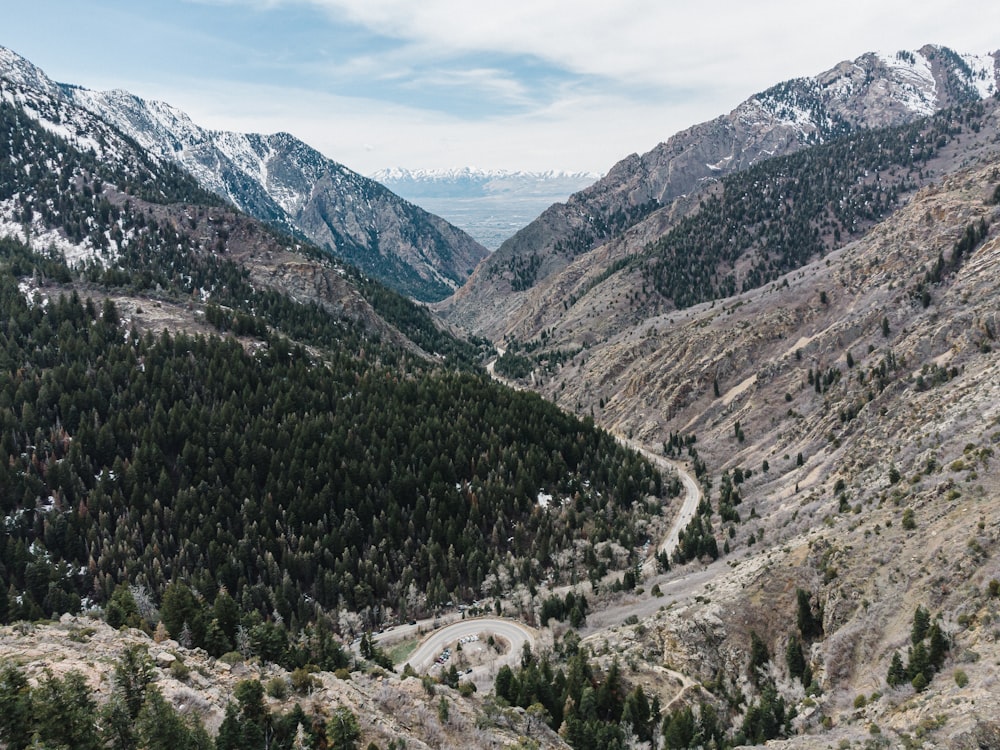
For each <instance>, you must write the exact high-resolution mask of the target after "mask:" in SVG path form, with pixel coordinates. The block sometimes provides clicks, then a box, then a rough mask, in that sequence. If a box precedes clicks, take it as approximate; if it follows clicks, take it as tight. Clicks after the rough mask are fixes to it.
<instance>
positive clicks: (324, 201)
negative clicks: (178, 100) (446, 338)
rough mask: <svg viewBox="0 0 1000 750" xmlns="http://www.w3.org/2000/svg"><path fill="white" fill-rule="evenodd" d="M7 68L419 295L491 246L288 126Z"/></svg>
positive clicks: (464, 269) (3, 58) (0, 64)
mask: <svg viewBox="0 0 1000 750" xmlns="http://www.w3.org/2000/svg"><path fill="white" fill-rule="evenodd" d="M0 75H3V76H4V77H7V78H8V79H10V80H11V81H16V82H17V83H18V85H20V86H21V87H23V88H32V89H35V90H37V91H39V92H43V93H45V94H46V95H48V96H50V97H58V98H62V99H65V100H66V101H68V102H72V103H73V104H75V105H76V106H79V107H81V108H84V109H87V110H89V111H91V112H93V113H94V114H96V115H97V116H98V117H100V118H101V119H103V120H104V121H106V122H108V123H110V124H112V125H114V126H115V127H117V128H118V129H120V130H121V131H122V132H123V133H125V134H126V135H127V136H129V137H130V138H132V139H134V140H135V141H136V143H138V144H139V145H140V146H141V147H142V148H144V149H145V150H146V151H148V152H149V153H151V154H155V155H157V156H159V157H160V158H163V159H169V160H171V161H173V162H175V163H176V164H178V165H180V166H181V167H183V168H184V169H185V170H187V171H188V172H189V173H190V174H192V175H194V177H195V178H196V179H197V180H198V182H199V184H200V185H202V187H204V188H206V189H207V190H210V191H212V192H213V193H215V194H217V195H220V196H222V197H223V198H225V199H226V200H228V201H230V202H231V203H232V204H233V205H235V206H237V207H238V208H239V209H241V210H242V211H245V212H246V213H247V214H249V215H251V216H254V217H255V218H258V219H260V220H262V221H265V222H267V223H269V224H271V225H273V226H276V227H278V228H280V229H282V230H285V231H289V232H293V233H296V234H298V235H299V236H301V237H303V238H307V239H309V240H310V241H312V242H313V243H315V244H316V245H317V246H319V247H321V248H325V249H327V250H329V251H330V252H332V253H334V254H335V255H336V256H337V257H339V258H342V259H343V260H345V261H347V262H348V263H351V264H352V265H355V266H357V267H358V268H360V269H361V270H363V271H364V272H365V273H367V274H369V275H371V276H372V277H373V278H376V279H379V280H380V281H382V282H384V283H386V284H388V285H389V286H391V287H393V288H395V289H397V290H399V291H401V292H403V293H405V294H408V295H410V296H413V297H415V298H417V299H421V300H434V299H440V298H442V297H444V296H446V295H447V294H449V293H450V292H451V291H453V290H454V289H455V288H457V286H458V285H459V284H461V283H462V282H463V281H464V280H465V279H466V278H467V277H468V275H469V274H470V273H471V271H472V269H473V268H474V267H475V265H476V263H478V262H479V260H481V259H482V258H483V257H484V256H485V255H486V250H485V249H484V248H483V247H482V246H480V245H479V244H478V243H477V242H475V241H474V240H473V239H472V238H471V237H469V236H468V235H467V234H465V233H464V232H462V231H461V230H458V229H456V228H455V227H454V226H452V225H450V224H448V223H447V222H446V221H443V220H442V219H440V218H438V217H437V216H434V215H432V214H429V213H427V212H426V211H424V210H423V209H420V208H418V207H417V206H414V205H412V204H410V203H408V202H406V201H405V200H401V199H399V197H398V196H396V195H394V194H393V193H392V192H390V191H389V190H387V189H386V188H384V187H382V186H381V185H379V184H378V183H376V182H374V181H372V180H369V179H367V178H365V177H362V176H361V175H359V174H357V173H355V172H353V171H351V170H350V169H348V168H347V167H345V166H343V165H341V164H338V163H336V162H334V161H332V160H330V159H328V158H326V157H325V156H323V155H322V154H320V153H319V152H318V151H316V150H315V149H313V148H310V147H309V146H307V145H306V144H305V143H303V142H302V141H300V140H298V139H296V138H295V137H293V136H291V135H289V134H287V133H277V134H273V135H259V134H254V133H249V134H243V133H230V132H225V131H213V130H207V129H205V128H202V127H200V126H198V125H196V124H195V123H194V122H192V121H191V119H190V118H189V117H188V116H187V115H186V114H185V113H183V112H181V111H180V110H178V109H176V108H174V107H171V106H170V105H169V104H165V103H163V102H155V101H154V102H148V101H145V100H143V99H141V98H139V97H137V96H134V95H132V94H129V93H128V92H125V91H104V92H97V91H90V90H88V89H83V88H79V87H76V86H71V85H66V84H56V83H54V82H52V81H51V80H50V79H49V78H48V77H47V76H45V74H44V73H43V72H42V71H41V70H39V69H38V68H36V67H35V66H33V65H32V64H31V63H29V62H28V61H26V60H24V59H23V58H20V57H19V56H18V55H16V54H15V53H13V52H11V51H10V50H6V49H2V48H0Z"/></svg>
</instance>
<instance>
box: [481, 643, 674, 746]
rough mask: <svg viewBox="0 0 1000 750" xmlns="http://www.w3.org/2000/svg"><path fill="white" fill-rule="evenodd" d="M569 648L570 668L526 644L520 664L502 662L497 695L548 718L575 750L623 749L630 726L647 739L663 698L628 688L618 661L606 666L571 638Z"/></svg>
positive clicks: (497, 678)
mask: <svg viewBox="0 0 1000 750" xmlns="http://www.w3.org/2000/svg"><path fill="white" fill-rule="evenodd" d="M566 643H567V644H568V645H567V646H566V648H565V649H564V656H566V658H567V662H566V668H565V669H563V668H562V667H556V666H554V665H553V663H552V659H551V657H550V655H549V654H544V655H542V656H540V657H538V656H535V655H534V654H532V653H531V651H530V649H526V650H525V653H524V654H523V655H522V658H521V666H520V668H519V669H516V670H514V669H511V668H510V667H508V666H503V667H501V668H500V670H499V671H498V672H497V676H496V681H495V684H494V690H495V692H496V695H497V697H498V698H500V699H502V700H503V701H505V702H507V703H509V704H510V705H512V706H520V707H522V708H525V709H527V710H528V712H529V713H532V707H535V711H534V713H535V714H536V715H538V716H541V717H543V718H544V720H545V721H546V723H548V725H549V726H550V727H551V728H552V729H555V730H558V731H559V733H560V734H561V735H562V736H563V737H564V738H565V740H566V741H567V742H568V743H569V744H570V746H571V747H573V748H575V749H576V750H613V749H614V748H620V750H624V748H625V747H626V746H627V745H626V727H628V729H629V730H630V731H632V732H633V733H634V735H635V736H636V737H638V738H639V740H640V741H645V742H648V741H649V740H650V739H651V738H652V736H653V733H654V732H655V731H656V730H657V725H658V722H659V720H660V708H659V699H658V698H654V699H653V700H652V701H650V700H649V698H648V697H647V696H646V693H645V692H644V691H643V689H642V687H641V686H636V687H634V688H633V689H631V690H629V688H628V686H627V685H626V684H625V682H624V680H623V679H622V675H621V667H620V665H619V664H618V662H617V661H614V662H612V663H611V665H610V666H609V667H608V669H607V671H606V672H605V671H603V670H601V669H600V667H598V666H596V665H594V664H592V663H591V661H590V658H589V655H588V652H587V651H586V649H580V648H579V647H578V645H577V640H576V639H575V638H573V637H570V638H569V639H568V641H566Z"/></svg>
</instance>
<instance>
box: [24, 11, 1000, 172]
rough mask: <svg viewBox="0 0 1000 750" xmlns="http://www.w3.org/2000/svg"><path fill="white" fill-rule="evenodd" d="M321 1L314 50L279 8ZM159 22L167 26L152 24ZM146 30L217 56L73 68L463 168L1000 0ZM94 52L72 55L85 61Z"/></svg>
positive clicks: (815, 62) (577, 152) (601, 147)
mask: <svg viewBox="0 0 1000 750" xmlns="http://www.w3.org/2000/svg"><path fill="white" fill-rule="evenodd" d="M195 4H200V5H202V6H205V5H211V6H217V7H215V8H208V9H207V10H211V11H215V10H220V9H221V10H223V11H225V12H226V13H229V12H232V13H239V14H241V18H247V19H250V20H251V21H253V22H254V24H258V23H259V25H253V24H251V23H249V22H248V23H247V24H246V25H245V26H244V30H246V29H247V28H250V29H251V30H253V31H255V32H258V35H257V36H255V37H253V38H252V39H248V38H244V37H242V36H240V35H239V34H236V33H232V32H231V31H230V30H229V27H228V26H226V25H225V24H222V23H215V24H211V25H205V24H202V25H201V26H198V24H196V23H194V22H193V21H191V17H193V16H194V15H195V14H191V13H190V11H191V10H192V8H193V6H194V5H195ZM21 5H22V7H23V8H25V9H27V8H29V6H30V4H21ZM95 5H97V6H100V5H101V3H100V1H99V0H96V2H95ZM30 7H34V6H30ZM195 9H196V10H201V11H204V10H206V8H204V7H202V8H195ZM88 10H89V6H88ZM250 10H254V11H259V12H255V13H250V12H249V11H250ZM292 10H294V11H296V12H295V13H292V12H290V11H292ZM316 10H319V11H321V13H318V14H317V13H315V12H314V11H316ZM302 11H305V12H302ZM23 12H25V13H30V12H31V11H30V10H25V11H23ZM136 12H138V11H136ZM279 14H283V15H279ZM324 14H325V15H326V17H328V18H329V19H330V26H329V29H330V32H331V33H330V34H329V35H328V36H327V35H324V33H320V34H316V35H314V36H308V35H307V36H305V37H304V38H308V39H309V40H310V44H315V45H318V48H315V49H314V48H308V49H301V50H297V49H295V48H294V45H292V44H291V43H289V42H287V40H284V39H282V38H281V36H280V33H279V32H280V30H281V29H286V28H287V25H285V24H281V23H277V21H279V20H285V19H295V18H297V17H298V16H308V17H309V20H310V21H311V22H314V23H315V24H316V27H317V28H319V29H320V31H322V32H325V31H326V29H325V28H324V27H323V17H324ZM212 15H213V18H214V17H215V16H217V15H218V14H215V13H213V14H212ZM223 15H224V14H223ZM7 22H8V19H5V23H7ZM158 24H159V25H160V26H162V27H163V28H165V29H168V30H169V31H170V33H169V34H167V33H165V32H163V29H160V31H161V33H156V31H157V28H159V26H158ZM268 24H273V27H274V29H273V31H274V33H271V32H272V28H271V26H269V25H268ZM36 25H37V24H36ZM188 25H190V26H191V27H192V28H191V29H190V30H188V29H187V26H188ZM120 27H121V24H111V23H104V24H101V28H106V29H107V32H106V33H107V34H108V35H107V36H106V37H100V38H96V37H95V38H94V40H93V41H92V45H93V46H98V47H102V48H104V47H113V48H115V49H117V50H119V55H120V58H121V59H122V60H123V61H126V60H134V59H136V57H137V56H136V55H134V54H130V53H129V52H128V50H129V48H128V47H123V46H122V45H123V44H124V41H123V40H127V39H129V38H133V37H126V36H124V35H122V34H121V33H120V32H119V31H117V29H119V28H120ZM359 27H360V29H361V30H363V32H362V33H356V32H359ZM129 28H132V27H131V26H130V27H129ZM140 29H141V30H142V32H143V33H142V34H139V35H138V36H139V37H140V38H141V39H143V40H148V44H149V45H150V46H151V47H152V46H153V45H158V44H166V43H167V42H169V51H170V54H171V55H173V54H175V51H176V49H182V50H184V53H185V54H187V53H188V52H190V53H191V54H192V55H197V56H199V58H198V59H199V61H202V59H203V65H204V73H203V74H202V71H199V77H198V78H190V77H181V76H183V75H184V74H183V73H181V72H180V71H178V70H173V69H172V68H171V66H170V65H169V64H159V65H156V66H151V67H145V68H143V69H141V70H135V69H132V70H133V73H132V75H134V76H135V80H133V81H128V80H123V76H125V75H127V74H128V71H129V70H130V69H131V68H130V67H129V65H128V63H127V62H122V64H121V66H120V67H119V68H117V69H113V67H112V68H111V69H109V66H108V65H107V64H105V65H104V66H103V69H101V70H100V71H99V74H95V73H94V72H93V71H91V72H89V73H88V76H89V77H87V78H83V79H76V78H73V77H71V76H70V75H69V74H68V73H66V72H63V73H62V74H61V77H62V78H63V79H65V80H71V81H72V82H75V83H82V84H84V85H98V86H101V85H105V84H106V85H107V87H108V88H111V87H122V88H128V89H130V90H132V91H134V92H135V93H137V94H139V95H141V96H145V97H149V98H161V99H164V100H166V101H169V102H170V103H172V104H174V105H176V106H178V107H180V108H182V109H184V110H186V111H188V112H189V113H190V114H191V116H192V117H193V118H194V119H195V121H196V122H199V123H201V124H204V125H208V126H211V127H216V128H220V129H228V130H248V131H249V130H253V131H263V132H273V131H276V130H286V131H288V132H291V133H293V134H294V135H296V136H298V137H299V138H301V139H303V140H304V141H306V142H307V143H309V144H310V145H313V146H315V147H316V148H318V149H320V150H321V151H323V152H324V153H325V154H327V155H329V156H330V157H332V158H334V159H337V160H338V161H341V162H343V163H345V164H346V165H347V166H349V167H351V168H352V169H356V170H358V171H360V172H364V173H370V172H372V171H374V170H376V169H378V168H381V167H389V166H406V167H411V168H420V167H461V166H467V165H478V166H483V167H506V168H528V169H549V168H557V169H560V168H561V169H569V170H590V171H597V172H603V171H606V170H607V169H609V168H610V167H611V166H612V165H613V164H614V163H615V162H616V161H618V160H619V159H620V158H622V157H623V156H625V155H626V154H628V153H629V152H632V151H638V152H640V153H641V152H643V151H645V150H648V149H650V148H652V147H653V146H654V145H656V143H657V142H659V141H662V140H666V139H667V138H668V137H669V136H670V135H672V134H673V133H675V132H677V131H678V130H681V129H683V128H686V127H688V126H690V125H693V124H695V123H697V122H701V121H704V120H707V119H710V118H712V117H715V116H716V115H719V114H723V113H725V112H728V111H729V110H731V109H732V108H733V107H735V106H736V105H737V104H739V102H740V101H742V100H743V99H745V98H747V97H748V96H750V95H752V94H753V93H755V92H757V91H760V90H762V89H764V88H766V87H768V86H770V85H772V84H774V83H777V82H779V81H782V80H786V79H788V78H792V77H796V76H803V75H814V74H816V73H819V72H821V71H823V70H826V69H829V68H830V67H832V66H834V65H835V64H836V63H838V62H839V61H841V60H845V59H852V58H854V57H857V56H858V55H860V54H862V53H864V52H867V51H871V50H886V51H890V52H893V51H896V50H898V49H904V48H905V49H914V48H917V47H919V46H921V45H923V44H925V43H937V44H945V45H948V46H950V47H953V48H954V49H956V50H959V51H963V52H980V53H981V52H986V51H988V50H992V49H996V48H997V46H998V45H1000V35H998V30H1000V3H997V2H996V0H988V1H986V0H956V2H953V3H951V4H950V5H949V6H948V7H947V8H945V7H944V6H941V5H940V4H930V3H913V2H912V0H841V2H839V3H837V4H826V5H823V6H819V5H817V4H815V3H808V2H802V0H794V1H792V0H759V1H758V2H746V1H745V0H741V1H740V2H736V1H735V0H717V2H714V3H705V2H699V3H692V2H687V1H685V2H679V1H678V0H617V1H616V2H580V1H579V0H572V2H571V1H570V0H505V2H502V3H497V2H493V0H490V2H488V3H487V2H485V0H186V2H183V3H180V4H177V5H176V6H175V8H172V9H171V11H170V13H169V15H167V16H162V17H160V18H156V17H154V16H151V17H150V18H149V20H148V21H143V22H142V24H140ZM188 32H189V33H188ZM94 33H97V32H96V31H95V32H94ZM47 36H49V37H51V40H50V43H51V44H52V45H53V46H54V47H58V48H59V49H61V50H67V49H72V45H71V44H70V43H69V42H68V41H67V40H65V39H64V40H61V41H60V40H59V39H57V38H56V37H54V36H53V35H52V34H48V35H47ZM133 36H134V35H133ZM71 38H75V37H71ZM296 38H300V37H296ZM356 39H357V40H362V41H361V42H358V43H357V44H351V43H350V42H354V41H355V40H356ZM164 40H166V41H164ZM179 40H181V41H186V42H187V44H186V46H182V45H181V41H179ZM369 40H371V41H373V44H372V45H371V46H367V42H368V41H369ZM272 41H273V42H274V43H275V47H274V49H271V48H270V46H269V44H270V42H272ZM345 41H346V42H348V43H347V44H343V43H344V42H345ZM289 50H291V52H289ZM88 59H89V56H86V55H85V56H84V57H83V58H81V57H80V56H79V55H76V56H75V57H73V58H72V60H71V64H72V70H73V71H77V72H75V73H74V75H77V74H79V73H78V71H79V70H81V69H82V68H83V67H85V64H86V62H87V60H88ZM163 59H170V58H169V55H168V56H166V57H164V58H163ZM220 61H224V62H225V63H226V65H220V64H219V63H220ZM539 61H541V62H542V63H544V65H537V64H535V65H533V64H532V63H538V62H539ZM35 62H37V63H38V64H40V65H42V67H45V61H44V60H42V59H39V60H36V61H35ZM213 63H214V65H213ZM69 64H70V63H67V65H69ZM539 71H541V72H540V73H539ZM540 78H541V79H542V80H539V79H540ZM236 79H239V80H236ZM265 79H266V80H268V81H270V82H271V85H267V84H264V83H262V81H263V80H265ZM276 82H285V85H282V86H279V85H276ZM345 92H349V93H350V96H347V95H344V94H345ZM337 94H340V95H337Z"/></svg>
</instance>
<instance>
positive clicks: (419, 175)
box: [372, 167, 598, 249]
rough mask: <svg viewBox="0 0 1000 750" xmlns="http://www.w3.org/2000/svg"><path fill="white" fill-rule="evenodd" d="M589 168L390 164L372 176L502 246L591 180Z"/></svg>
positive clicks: (480, 238) (594, 177)
mask: <svg viewBox="0 0 1000 750" xmlns="http://www.w3.org/2000/svg"><path fill="white" fill-rule="evenodd" d="M597 178H598V175H596V174H591V173H588V172H511V171H505V170H482V169H476V168H471V167H466V168H464V169H452V170H413V171H411V170H406V169H400V168H395V169H384V170H381V171H379V172H376V173H375V174H373V175H372V179H374V180H377V181H378V182H380V183H382V184H383V185H386V186H387V187H388V188H390V189H391V190H392V191H393V192H395V193H397V194H399V195H401V196H403V197H404V198H406V199H407V200H409V201H412V202H413V203H416V204H418V205H420V206H422V207H424V208H426V209H427V210H428V211H431V212H432V213H435V214H438V215H440V216H443V217H445V218H447V219H448V221H451V222H453V223H454V224H456V225H457V226H460V227H462V228H463V229H464V230H465V231H467V232H468V233H469V234H471V235H472V236H473V237H475V238H476V239H477V240H478V241H479V242H481V243H482V244H483V245H485V246H486V247H488V248H491V249H496V248H497V247H499V246H500V244H501V243H502V242H503V241H504V240H506V239H508V238H509V237H511V236H512V235H513V234H514V233H515V232H517V231H518V230H520V229H522V228H523V227H525V226H526V225H528V224H529V223H530V222H531V221H532V220H534V219H535V218H536V217H537V216H538V215H539V214H540V213H542V211H544V210H545V209H546V208H548V207H549V206H550V205H552V204H553V203H555V202H557V201H564V200H566V198H567V197H569V196H570V195H571V194H572V193H575V192H577V191H579V190H582V189H583V188H585V187H587V186H589V185H591V184H593V183H594V181H595V180H597Z"/></svg>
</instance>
